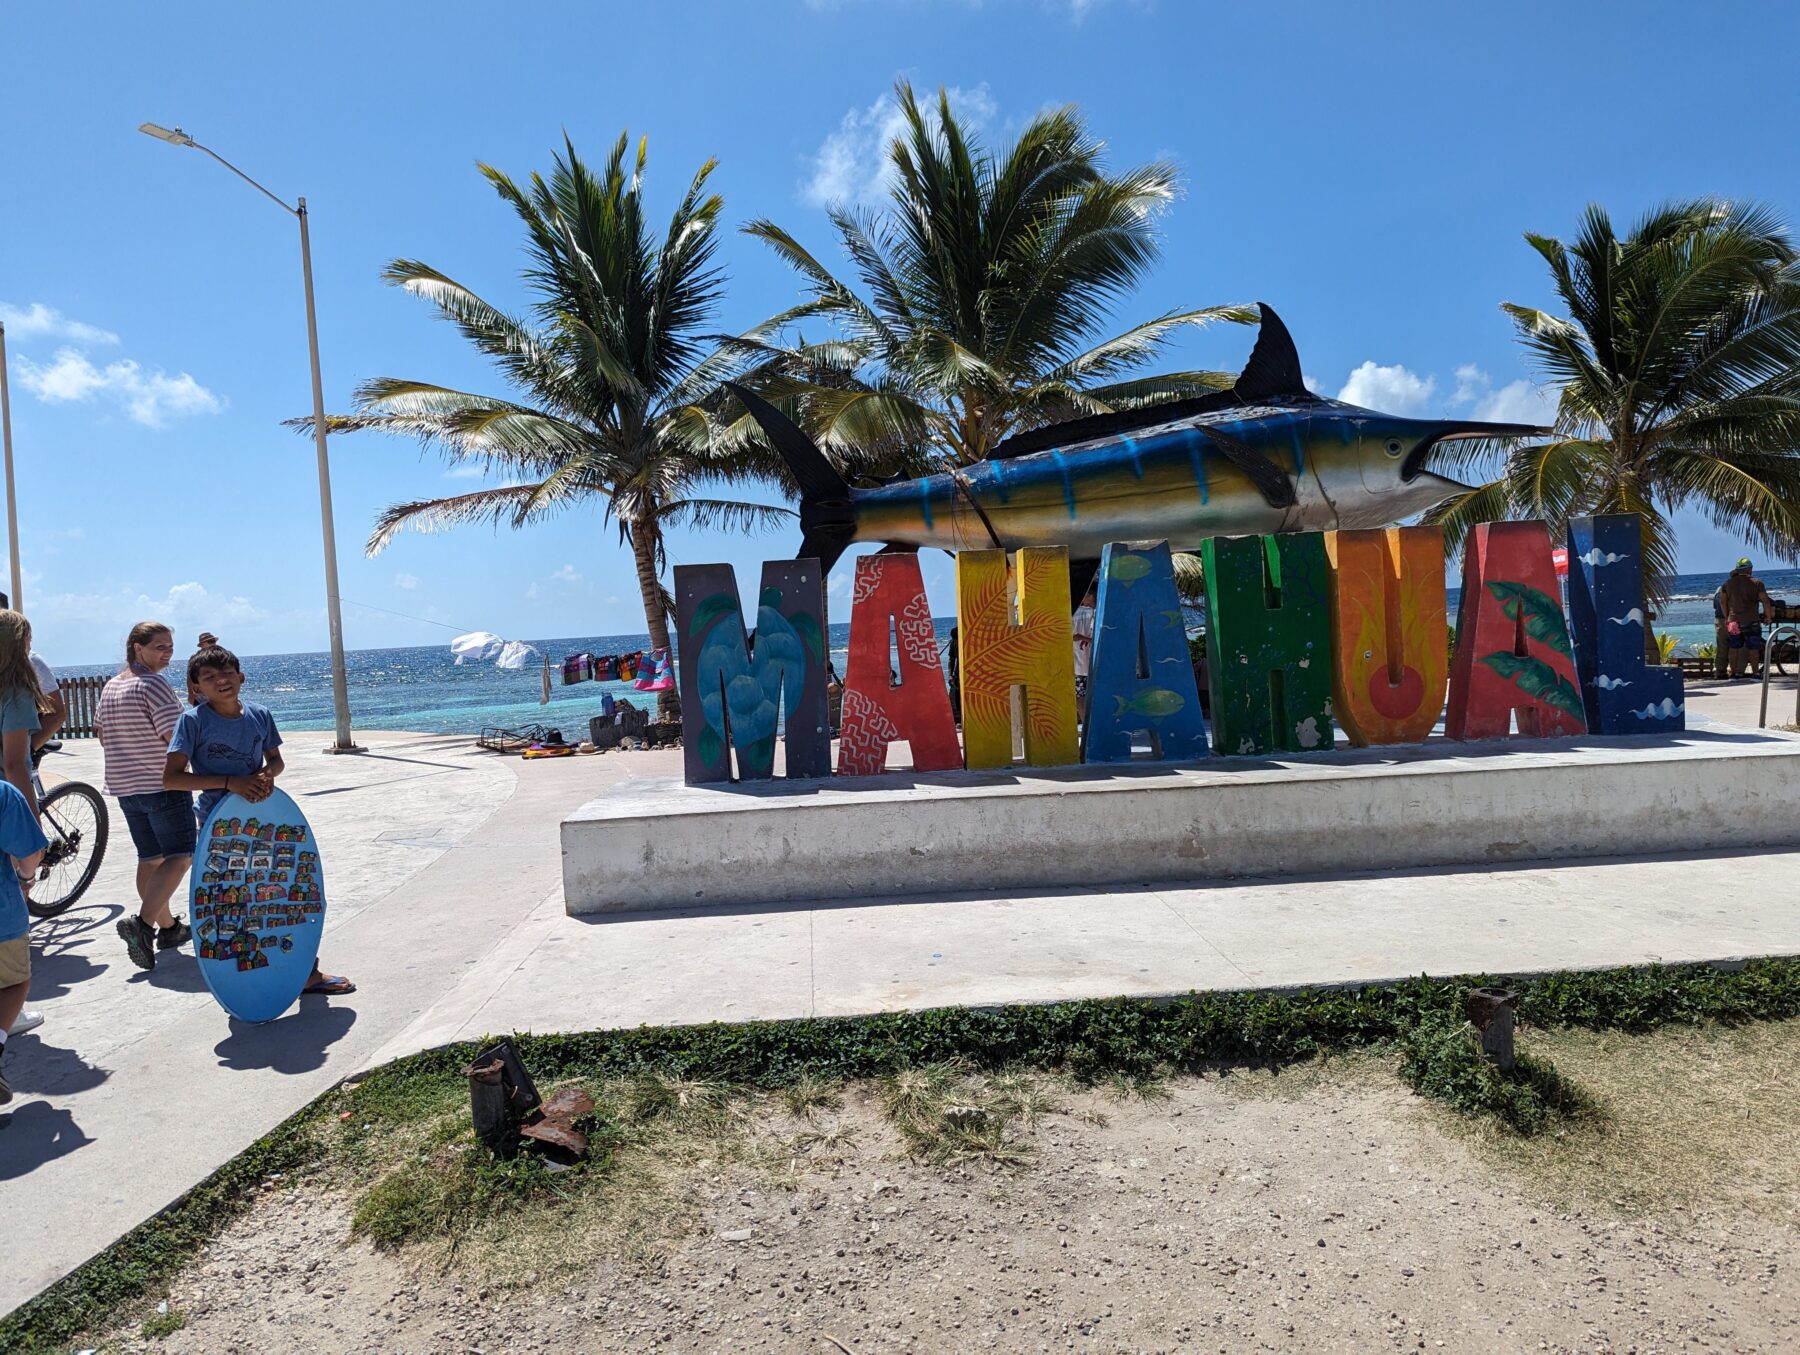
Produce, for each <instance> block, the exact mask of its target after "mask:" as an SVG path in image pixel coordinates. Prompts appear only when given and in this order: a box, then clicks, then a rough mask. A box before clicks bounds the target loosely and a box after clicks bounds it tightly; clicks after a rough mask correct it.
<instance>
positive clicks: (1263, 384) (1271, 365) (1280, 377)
mask: <svg viewBox="0 0 1800 1355" xmlns="http://www.w3.org/2000/svg"><path fill="white" fill-rule="evenodd" d="M1256 309H1257V310H1259V311H1261V312H1262V329H1261V331H1260V332H1259V333H1258V334H1257V336H1256V347H1255V348H1253V349H1251V350H1250V361H1248V362H1246V363H1245V364H1244V370H1243V371H1242V372H1240V373H1238V379H1237V384H1236V385H1235V386H1233V387H1232V391H1233V393H1235V394H1236V395H1237V397H1238V398H1239V399H1241V400H1261V399H1266V398H1267V397H1269V396H1273V395H1305V394H1306V393H1307V391H1306V377H1305V376H1304V375H1303V374H1302V373H1301V371H1300V354H1299V353H1298V352H1297V351H1296V350H1295V348H1294V338H1293V335H1291V334H1289V333H1288V330H1287V326H1286V325H1284V324H1282V323H1281V317H1280V316H1279V315H1277V314H1275V310H1274V307H1272V306H1269V305H1266V304H1265V303H1263V302H1261V301H1259V302H1257V303H1256Z"/></svg>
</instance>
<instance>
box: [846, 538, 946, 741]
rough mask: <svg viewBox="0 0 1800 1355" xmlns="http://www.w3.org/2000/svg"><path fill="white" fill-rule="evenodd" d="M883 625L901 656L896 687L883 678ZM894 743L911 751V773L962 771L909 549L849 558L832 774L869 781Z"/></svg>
mask: <svg viewBox="0 0 1800 1355" xmlns="http://www.w3.org/2000/svg"><path fill="white" fill-rule="evenodd" d="M890 625H891V626H892V627H893V635H894V640H895V642H896V645H897V647H898V649H899V656H900V661H899V670H898V671H899V673H900V685H899V686H898V687H896V686H893V685H892V684H891V683H890V681H889V671H888V656H889V650H888V628H889V626H890ZM895 739H905V740H906V741H907V743H908V744H909V745H910V746H911V748H912V765H913V770H914V771H921V772H937V771H946V770H949V769H950V768H954V767H960V766H962V747H961V745H960V744H958V743H957V741H956V717H955V716H954V715H953V714H952V713H951V711H950V688H949V687H948V686H947V685H946V684H945V682H944V666H943V663H942V662H941V661H940V660H939V658H938V648H937V631H936V630H935V629H934V628H933V626H932V624H931V605H930V604H929V603H928V602H927V601H926V600H925V581H924V579H923V578H921V577H920V574H919V557H918V556H917V555H915V554H912V553H910V552H908V553H906V554H899V553H895V554H891V555H864V556H861V557H859V558H858V559H857V561H856V583H855V588H854V591H853V592H852V595H851V601H850V657H849V660H848V662H847V663H846V664H845V672H844V716H843V726H842V728H841V729H840V730H839V733H838V775H839V776H872V775H874V774H875V773H876V772H881V771H885V770H887V750H888V744H889V743H890V742H892V741H893V740H895Z"/></svg>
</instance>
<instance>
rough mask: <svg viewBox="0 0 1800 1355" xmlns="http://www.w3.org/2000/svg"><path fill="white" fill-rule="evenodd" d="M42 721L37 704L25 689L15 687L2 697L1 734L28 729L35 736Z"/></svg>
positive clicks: (0, 703)
mask: <svg viewBox="0 0 1800 1355" xmlns="http://www.w3.org/2000/svg"><path fill="white" fill-rule="evenodd" d="M42 721H43V717H42V716H40V715H39V714H38V708H37V702H35V701H33V700H32V699H31V693H30V692H28V691H26V690H25V689H24V688H23V687H14V688H13V689H12V690H11V691H9V692H8V693H7V694H6V695H5V696H4V697H0V734H10V733H12V732H13V731H14V730H15V729H28V730H30V731H31V732H32V733H33V734H35V733H37V730H38V725H39V724H41V723H42Z"/></svg>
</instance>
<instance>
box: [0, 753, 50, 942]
mask: <svg viewBox="0 0 1800 1355" xmlns="http://www.w3.org/2000/svg"><path fill="white" fill-rule="evenodd" d="M48 845H49V844H48V843H46V842H45V841H44V830H43V829H42V828H39V827H38V822H37V820H36V819H35V818H34V817H32V813H31V806H30V805H28V804H26V803H25V797H24V796H23V795H21V794H19V788H18V787H17V786H15V785H13V783H12V782H10V781H0V851H3V852H7V853H9V854H11V855H13V856H30V855H31V854H32V853H33V852H41V851H43V850H44V848H45V847H46V846H48ZM30 927H31V914H30V913H28V912H26V911H25V895H24V894H23V893H21V892H20V890H19V881H18V876H17V872H15V871H14V870H13V868H12V862H10V861H8V862H7V863H6V869H4V870H0V941H13V940H16V939H17V938H19V937H21V936H23V935H25V933H26V932H27V931H28V930H30Z"/></svg>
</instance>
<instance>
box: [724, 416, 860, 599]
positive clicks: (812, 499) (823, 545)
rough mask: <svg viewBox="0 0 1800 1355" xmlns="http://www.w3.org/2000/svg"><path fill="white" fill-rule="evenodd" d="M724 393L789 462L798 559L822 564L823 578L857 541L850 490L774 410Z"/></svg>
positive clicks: (820, 454)
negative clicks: (795, 489)
mask: <svg viewBox="0 0 1800 1355" xmlns="http://www.w3.org/2000/svg"><path fill="white" fill-rule="evenodd" d="M725 389H726V390H728V391H730V392H731V393H732V394H733V395H735V396H737V398H738V400H739V401H740V402H741V403H742V404H743V406H744V408H745V409H747V410H749V411H750V417H751V418H753V419H755V420H756V422H757V425H758V427H760V428H761V429H762V430H763V434H764V436H766V437H767V438H768V439H769V445H770V446H772V447H773V448H774V449H775V450H776V452H778V453H779V454H780V456H781V459H782V460H783V461H785V462H787V467H788V470H789V471H791V472H792V473H793V476H794V481H795V483H796V484H798V485H799V486H800V532H801V539H800V553H799V555H797V556H796V557H795V558H796V559H800V560H817V561H818V562H819V572H820V573H821V574H829V573H830V572H831V567H832V566H833V565H834V564H836V563H837V559H838V557H839V556H840V555H842V554H843V553H844V550H845V548H846V547H847V546H849V544H850V542H851V541H852V540H854V539H855V536H856V510H855V508H854V507H853V506H852V504H851V502H850V492H851V491H850V486H849V484H847V483H846V482H845V480H844V477H843V476H841V475H839V474H838V472H837V469H836V468H835V467H834V466H833V465H832V464H831V462H829V461H827V460H826V459H825V453H823V452H821V451H820V450H819V449H818V448H817V447H816V446H814V445H813V440H812V439H811V438H809V437H807V436H806V434H805V433H804V432H802V431H801V430H800V428H799V427H798V426H797V425H796V424H795V423H794V421H793V420H792V419H790V418H788V416H787V415H785V414H783V413H782V412H781V411H780V410H779V409H777V408H775V406H774V405H772V404H770V403H769V402H768V401H767V400H765V399H763V398H762V397H761V396H760V395H757V394H756V393H755V392H753V391H748V390H745V389H744V388H743V387H742V386H739V385H736V384H734V383H733V382H730V381H727V382H726V383H725Z"/></svg>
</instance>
